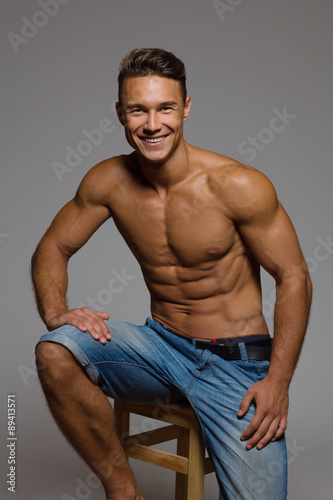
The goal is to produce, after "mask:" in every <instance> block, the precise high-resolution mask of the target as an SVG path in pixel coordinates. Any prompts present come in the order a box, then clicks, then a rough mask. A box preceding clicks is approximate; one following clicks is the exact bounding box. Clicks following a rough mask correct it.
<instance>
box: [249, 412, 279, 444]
mask: <svg viewBox="0 0 333 500" xmlns="http://www.w3.org/2000/svg"><path fill="white" fill-rule="evenodd" d="M279 421H280V420H279V418H276V419H274V420H273V421H271V420H270V419H269V418H266V419H265V420H263V421H262V423H261V425H260V426H259V428H258V430H257V432H255V433H254V434H253V436H252V437H251V439H250V440H249V441H248V443H247V445H246V448H247V449H248V450H250V449H251V448H253V447H254V446H257V448H258V450H261V449H262V448H264V447H265V446H266V445H267V444H268V443H269V442H270V441H271V440H272V438H273V436H275V434H276V431H277V429H278V427H279Z"/></svg>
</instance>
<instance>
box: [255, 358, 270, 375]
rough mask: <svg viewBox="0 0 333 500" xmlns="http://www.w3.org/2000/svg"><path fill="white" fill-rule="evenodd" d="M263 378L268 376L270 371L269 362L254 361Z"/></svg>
mask: <svg viewBox="0 0 333 500" xmlns="http://www.w3.org/2000/svg"><path fill="white" fill-rule="evenodd" d="M254 363H255V364H256V365H257V367H258V368H259V370H260V373H261V374H262V375H263V376H266V375H267V373H268V369H269V361H266V360H264V361H254Z"/></svg>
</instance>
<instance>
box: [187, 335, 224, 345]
mask: <svg viewBox="0 0 333 500" xmlns="http://www.w3.org/2000/svg"><path fill="white" fill-rule="evenodd" d="M197 342H200V343H202V344H207V345H216V346H219V347H220V346H221V347H222V346H225V345H226V344H222V343H221V344H220V343H215V342H212V340H211V339H200V338H195V337H194V338H192V341H191V343H192V344H193V345H194V347H196V346H197Z"/></svg>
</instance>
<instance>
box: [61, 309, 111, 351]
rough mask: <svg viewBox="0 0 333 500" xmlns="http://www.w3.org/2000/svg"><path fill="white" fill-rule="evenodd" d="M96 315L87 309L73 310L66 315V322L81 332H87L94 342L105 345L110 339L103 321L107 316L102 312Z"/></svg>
mask: <svg viewBox="0 0 333 500" xmlns="http://www.w3.org/2000/svg"><path fill="white" fill-rule="evenodd" d="M98 313H99V314H97V312H95V311H92V310H91V309H89V308H88V307H83V308H81V309H73V310H71V311H69V313H68V314H67V316H68V318H67V321H68V323H69V324H72V325H73V326H76V327H77V328H78V329H79V330H81V331H83V332H87V331H88V332H89V333H90V335H91V336H92V337H93V338H94V339H95V340H99V341H100V342H101V343H102V344H105V343H106V342H107V340H110V339H111V333H110V331H109V329H108V327H107V326H106V324H105V322H104V320H105V319H108V318H109V315H108V314H107V313H104V312H102V311H98Z"/></svg>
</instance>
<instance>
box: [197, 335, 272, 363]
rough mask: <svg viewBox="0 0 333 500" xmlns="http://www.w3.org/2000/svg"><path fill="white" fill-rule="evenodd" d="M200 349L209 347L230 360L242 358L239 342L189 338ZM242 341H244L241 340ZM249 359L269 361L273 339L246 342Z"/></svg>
mask: <svg viewBox="0 0 333 500" xmlns="http://www.w3.org/2000/svg"><path fill="white" fill-rule="evenodd" d="M188 340H189V341H190V342H191V343H192V344H193V345H194V346H195V347H197V348H198V349H208V350H209V351H211V352H213V353H214V354H217V355H218V356H220V357H221V358H223V359H225V360H229V361H237V360H241V359H242V356H241V351H240V347H239V344H237V343H236V344H223V343H218V344H215V342H212V341H211V340H202V339H195V338H192V339H188ZM241 343H242V342H241ZM244 344H245V348H246V353H247V357H248V359H249V361H269V360H270V357H271V350H272V339H265V340H254V341H252V342H244Z"/></svg>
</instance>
